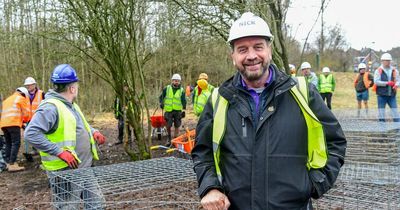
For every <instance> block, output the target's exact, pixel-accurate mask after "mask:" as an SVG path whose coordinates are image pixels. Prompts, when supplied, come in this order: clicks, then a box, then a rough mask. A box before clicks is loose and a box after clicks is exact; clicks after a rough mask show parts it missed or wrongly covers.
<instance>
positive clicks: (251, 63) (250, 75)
mask: <svg viewBox="0 0 400 210" xmlns="http://www.w3.org/2000/svg"><path fill="white" fill-rule="evenodd" d="M231 56H232V60H233V64H234V65H235V67H236V68H237V69H238V71H239V72H240V74H241V75H242V76H243V78H244V79H245V80H247V81H249V82H253V81H257V80H259V79H261V78H262V76H263V75H264V73H265V71H266V70H267V69H268V66H269V64H270V62H271V59H272V55H271V44H270V43H268V42H267V40H266V39H265V38H262V37H245V38H241V39H238V40H235V41H234V45H233V52H232V54H231Z"/></svg>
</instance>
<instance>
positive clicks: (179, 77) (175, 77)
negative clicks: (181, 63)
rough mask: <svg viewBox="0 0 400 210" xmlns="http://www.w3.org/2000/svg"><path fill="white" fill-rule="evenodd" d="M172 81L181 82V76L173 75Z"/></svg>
mask: <svg viewBox="0 0 400 210" xmlns="http://www.w3.org/2000/svg"><path fill="white" fill-rule="evenodd" d="M171 80H179V81H181V75H179V74H174V75H172V78H171Z"/></svg>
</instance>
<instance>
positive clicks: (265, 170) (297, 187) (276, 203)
mask: <svg viewBox="0 0 400 210" xmlns="http://www.w3.org/2000/svg"><path fill="white" fill-rule="evenodd" d="M270 68H271V69H272V70H273V74H274V77H273V82H272V83H271V84H270V85H269V86H268V87H267V88H266V89H265V90H264V92H263V93H262V94H261V96H260V106H261V111H260V114H258V115H254V111H252V110H253V108H252V107H254V106H251V105H250V104H251V103H253V102H251V100H252V99H251V96H250V94H249V93H248V92H247V91H246V90H244V89H243V88H242V87H241V84H240V80H241V76H240V74H238V73H237V74H236V75H235V76H234V77H233V78H231V79H229V80H228V81H226V82H225V83H223V84H222V86H221V87H220V89H219V90H220V94H221V95H222V96H223V97H225V98H226V99H227V100H228V101H229V107H228V113H227V127H226V132H225V135H224V138H223V140H222V143H221V155H220V161H221V164H220V168H221V172H222V176H223V183H222V184H220V183H219V182H218V179H217V175H216V172H215V167H214V159H213V151H212V127H213V116H212V112H213V110H212V106H211V103H210V100H209V101H208V103H207V105H206V107H205V109H204V112H203V114H202V116H201V118H200V120H199V123H198V125H197V129H196V133H197V137H196V145H195V147H194V149H193V150H192V157H193V162H194V170H195V172H196V174H197V180H198V183H199V189H198V192H199V194H200V196H201V197H203V196H205V194H206V193H207V192H208V191H209V190H210V189H213V188H216V189H219V190H221V191H222V192H224V193H225V194H226V195H227V196H228V198H229V200H230V202H231V208H230V209H253V210H254V209H297V210H298V209H307V208H308V205H309V202H310V198H311V197H314V198H318V197H320V196H321V195H323V194H324V193H325V192H326V191H328V190H329V189H330V188H331V187H332V186H333V183H334V182H335V180H336V178H337V176H338V173H339V170H340V167H341V166H342V165H343V163H344V155H345V150H346V139H345V136H344V134H343V131H342V129H341V127H340V125H339V123H338V121H337V119H336V118H335V116H334V115H333V114H332V112H331V111H330V110H329V109H328V108H327V106H326V105H325V103H324V102H323V101H322V99H321V97H320V95H319V93H318V91H317V90H316V88H315V87H314V86H313V85H309V95H310V101H309V105H310V108H311V109H312V110H313V112H314V113H315V115H316V116H317V117H318V119H319V120H320V121H321V123H322V124H323V128H324V131H325V135H326V142H327V148H328V151H329V156H328V158H329V160H328V164H327V165H326V166H325V167H324V168H323V169H321V170H313V169H312V170H311V171H308V170H307V168H306V162H307V126H306V123H305V120H304V117H303V114H302V112H301V110H300V108H299V106H298V104H297V102H296V101H295V100H294V98H293V96H292V95H291V93H290V92H289V90H290V88H291V87H292V86H294V85H295V84H296V82H295V80H293V79H292V78H290V77H289V76H288V75H286V74H284V73H283V72H281V71H279V70H278V69H277V68H276V67H275V66H273V65H271V67H270ZM254 116H258V117H257V119H253V118H254ZM256 124H257V125H256Z"/></svg>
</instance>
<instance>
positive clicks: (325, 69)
mask: <svg viewBox="0 0 400 210" xmlns="http://www.w3.org/2000/svg"><path fill="white" fill-rule="evenodd" d="M329 72H331V70H330V69H329V68H328V67H324V68H322V73H329Z"/></svg>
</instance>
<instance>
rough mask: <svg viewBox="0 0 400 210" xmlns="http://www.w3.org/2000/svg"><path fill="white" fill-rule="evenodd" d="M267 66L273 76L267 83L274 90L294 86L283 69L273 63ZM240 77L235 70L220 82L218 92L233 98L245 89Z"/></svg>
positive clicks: (287, 88) (225, 96)
mask: <svg viewBox="0 0 400 210" xmlns="http://www.w3.org/2000/svg"><path fill="white" fill-rule="evenodd" d="M269 68H270V69H271V70H272V72H273V73H272V75H273V77H272V79H271V82H270V84H269V85H270V86H271V88H272V89H273V90H274V91H275V90H276V89H277V88H279V89H280V90H281V91H287V90H289V89H290V88H291V87H292V86H294V83H293V79H292V78H291V77H290V76H289V75H287V74H286V73H284V72H283V71H281V70H279V69H278V67H276V66H275V65H274V64H271V65H270V67H269ZM241 79H242V77H241V75H240V73H239V72H236V74H235V75H234V76H233V77H231V78H229V79H228V80H227V81H225V82H224V83H222V85H221V86H220V88H219V92H220V94H221V95H222V96H223V97H224V98H226V99H227V100H228V101H231V100H233V98H234V97H236V96H237V94H238V93H239V91H245V89H244V88H243V86H242V84H241Z"/></svg>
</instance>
